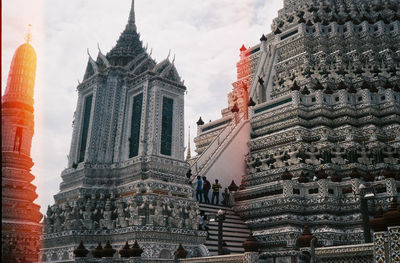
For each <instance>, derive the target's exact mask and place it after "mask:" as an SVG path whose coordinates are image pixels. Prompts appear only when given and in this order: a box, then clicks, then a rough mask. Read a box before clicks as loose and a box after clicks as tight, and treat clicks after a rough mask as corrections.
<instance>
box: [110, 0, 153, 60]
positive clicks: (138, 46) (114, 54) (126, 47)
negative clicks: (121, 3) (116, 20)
mask: <svg viewBox="0 0 400 263" xmlns="http://www.w3.org/2000/svg"><path fill="white" fill-rule="evenodd" d="M134 6H135V1H134V0H132V5H131V11H130V13H129V19H128V24H127V25H126V27H125V30H124V32H122V34H121V36H120V37H119V39H118V41H117V44H116V45H115V46H114V47H113V48H112V49H111V50H110V52H108V54H107V59H109V61H110V63H111V64H112V65H119V66H125V65H127V64H128V63H129V62H130V61H132V59H134V58H135V57H136V56H138V55H140V54H142V53H143V52H145V50H144V48H143V46H142V42H141V41H140V38H139V34H138V33H137V31H136V24H135V8H134Z"/></svg>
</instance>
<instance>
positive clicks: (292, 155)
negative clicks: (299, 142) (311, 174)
mask: <svg viewBox="0 0 400 263" xmlns="http://www.w3.org/2000/svg"><path fill="white" fill-rule="evenodd" d="M298 153H299V149H297V148H296V147H294V146H291V147H290V150H289V152H288V155H289V159H288V160H287V161H286V162H287V164H288V165H294V164H298V163H300V161H301V158H300V157H297V155H298Z"/></svg>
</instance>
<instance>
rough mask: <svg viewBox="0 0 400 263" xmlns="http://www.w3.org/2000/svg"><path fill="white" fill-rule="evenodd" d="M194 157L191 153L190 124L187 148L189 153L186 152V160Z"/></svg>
mask: <svg viewBox="0 0 400 263" xmlns="http://www.w3.org/2000/svg"><path fill="white" fill-rule="evenodd" d="M190 158H192V155H191V154H190V126H189V136H188V148H187V153H186V161H187V160H189V159H190Z"/></svg>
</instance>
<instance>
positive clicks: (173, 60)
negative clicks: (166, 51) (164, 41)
mask: <svg viewBox="0 0 400 263" xmlns="http://www.w3.org/2000/svg"><path fill="white" fill-rule="evenodd" d="M174 63H175V54H174V58H173V59H172V65H174Z"/></svg>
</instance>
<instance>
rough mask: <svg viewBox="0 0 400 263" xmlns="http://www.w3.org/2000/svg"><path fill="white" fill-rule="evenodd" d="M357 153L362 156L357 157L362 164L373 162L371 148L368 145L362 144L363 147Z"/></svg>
mask: <svg viewBox="0 0 400 263" xmlns="http://www.w3.org/2000/svg"><path fill="white" fill-rule="evenodd" d="M357 153H358V154H359V155H360V157H358V158H357V161H358V162H359V163H360V164H364V165H370V164H372V160H371V158H369V157H368V155H370V154H371V150H369V149H368V148H367V147H366V146H362V147H361V149H359V150H357Z"/></svg>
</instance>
